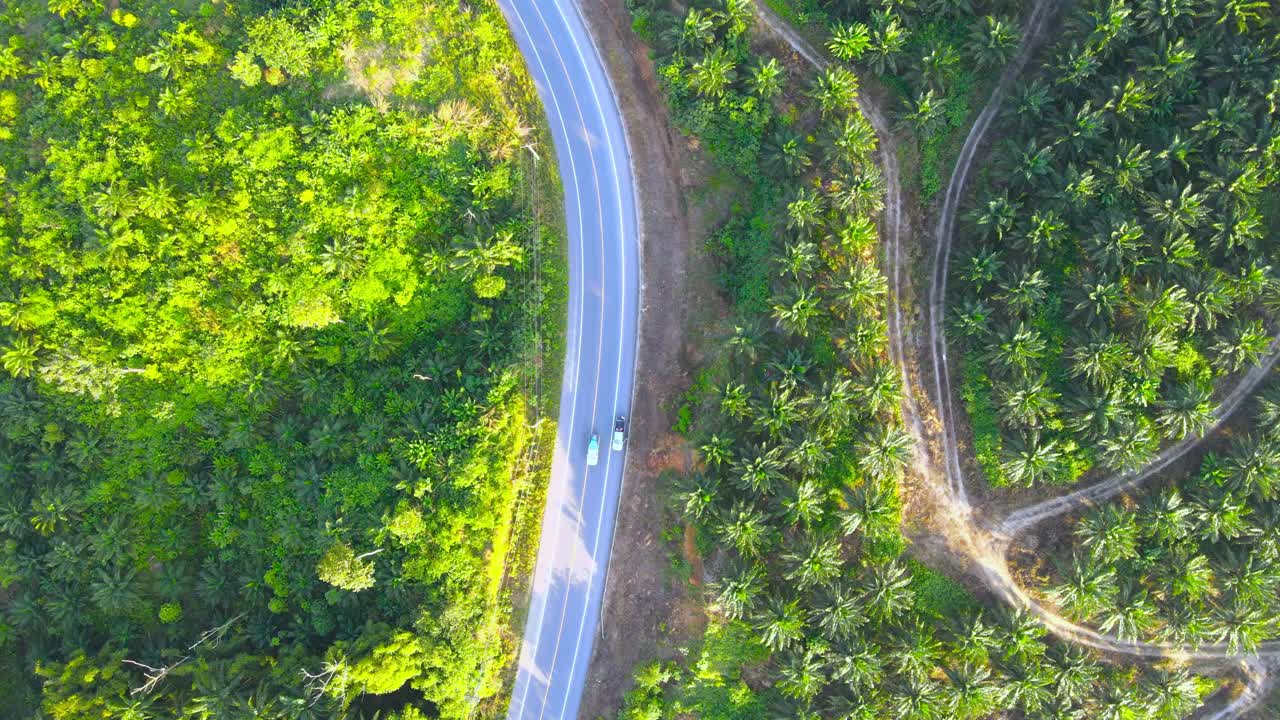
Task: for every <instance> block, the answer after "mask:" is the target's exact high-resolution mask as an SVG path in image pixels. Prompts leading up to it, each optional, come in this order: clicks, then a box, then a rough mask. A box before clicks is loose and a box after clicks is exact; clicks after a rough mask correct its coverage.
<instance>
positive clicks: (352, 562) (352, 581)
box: [316, 542, 373, 592]
mask: <svg viewBox="0 0 1280 720" xmlns="http://www.w3.org/2000/svg"><path fill="white" fill-rule="evenodd" d="M316 574H317V575H319V576H320V579H321V580H323V581H325V582H327V583H329V584H330V585H332V586H334V587H336V588H341V589H343V590H350V591H352V592H359V591H361V590H368V589H369V588H371V587H373V562H372V561H370V560H365V559H364V558H363V557H361V556H357V555H356V553H355V551H354V550H352V549H351V546H350V545H348V544H346V543H344V542H335V543H334V544H333V545H330V546H329V550H328V551H327V552H325V554H324V555H322V556H321V557H320V562H319V563H317V564H316Z"/></svg>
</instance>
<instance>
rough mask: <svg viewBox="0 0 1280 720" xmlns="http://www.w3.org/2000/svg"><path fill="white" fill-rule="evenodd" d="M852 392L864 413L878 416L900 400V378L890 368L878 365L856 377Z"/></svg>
mask: <svg viewBox="0 0 1280 720" xmlns="http://www.w3.org/2000/svg"><path fill="white" fill-rule="evenodd" d="M854 392H855V396H856V397H857V402H859V403H860V404H861V405H862V408H863V409H864V410H865V412H867V413H869V414H871V415H878V414H880V413H882V412H886V411H888V410H890V409H892V408H894V407H895V406H897V404H898V401H899V400H900V399H901V398H902V377H901V375H899V373H898V372H897V371H895V370H894V368H893V367H892V366H890V365H885V364H878V365H876V366H874V367H872V368H871V369H870V370H869V371H868V372H866V373H863V374H862V375H860V376H858V381H857V384H856V385H855V386H854Z"/></svg>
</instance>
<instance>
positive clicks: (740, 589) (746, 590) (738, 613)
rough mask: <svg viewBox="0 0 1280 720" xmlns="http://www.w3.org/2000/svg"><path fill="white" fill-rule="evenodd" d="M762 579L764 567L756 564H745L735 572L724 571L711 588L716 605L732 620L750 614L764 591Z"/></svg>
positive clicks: (754, 609)
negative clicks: (713, 591)
mask: <svg viewBox="0 0 1280 720" xmlns="http://www.w3.org/2000/svg"><path fill="white" fill-rule="evenodd" d="M764 580H765V578H764V569H763V568H761V567H760V566H759V565H756V564H747V565H744V566H742V567H741V568H740V569H739V570H738V571H737V572H733V571H731V572H729V573H726V575H725V577H724V579H722V580H721V581H720V582H718V583H716V584H715V587H714V588H713V590H715V591H716V600H715V602H716V606H717V607H718V608H719V609H720V611H721V612H723V613H724V614H725V615H726V616H728V617H729V618H730V619H732V620H740V619H742V618H744V617H749V616H751V615H752V614H754V613H755V611H756V605H757V603H758V601H759V599H760V595H761V593H762V592H763V591H764Z"/></svg>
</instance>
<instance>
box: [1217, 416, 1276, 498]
mask: <svg viewBox="0 0 1280 720" xmlns="http://www.w3.org/2000/svg"><path fill="white" fill-rule="evenodd" d="M1272 427H1274V426H1272ZM1273 438H1274V436H1273V435H1264V436H1262V437H1259V438H1251V439H1246V440H1237V441H1236V442H1235V443H1234V444H1233V445H1232V448H1231V454H1230V455H1228V456H1227V462H1226V470H1227V472H1229V473H1230V475H1231V480H1230V485H1231V487H1232V489H1234V490H1237V491H1239V492H1241V493H1245V494H1256V495H1257V496H1258V497H1260V498H1262V499H1263V500H1272V499H1274V498H1275V497H1276V492H1277V490H1280V443H1278V442H1277V441H1276V440H1275V439H1273Z"/></svg>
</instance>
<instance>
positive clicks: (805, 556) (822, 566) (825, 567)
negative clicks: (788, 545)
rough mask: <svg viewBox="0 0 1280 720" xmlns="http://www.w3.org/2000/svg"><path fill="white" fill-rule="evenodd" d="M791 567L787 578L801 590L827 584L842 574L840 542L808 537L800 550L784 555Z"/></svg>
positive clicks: (785, 560)
mask: <svg viewBox="0 0 1280 720" xmlns="http://www.w3.org/2000/svg"><path fill="white" fill-rule="evenodd" d="M782 560H783V562H784V563H785V564H786V565H787V566H788V567H789V568H790V569H789V570H788V571H787V575H786V577H787V579H788V580H790V581H792V582H794V583H795V584H796V587H797V588H799V589H800V590H808V589H810V588H813V587H815V586H818V585H822V584H825V583H827V582H829V581H831V580H832V579H834V578H835V577H837V576H839V574H840V567H841V563H840V560H841V558H840V544H839V542H837V541H836V540H834V539H829V540H825V541H824V540H818V539H815V538H808V539H807V540H806V541H805V543H804V545H803V546H802V547H801V548H799V550H798V552H791V553H787V554H786V555H783V556H782Z"/></svg>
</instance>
